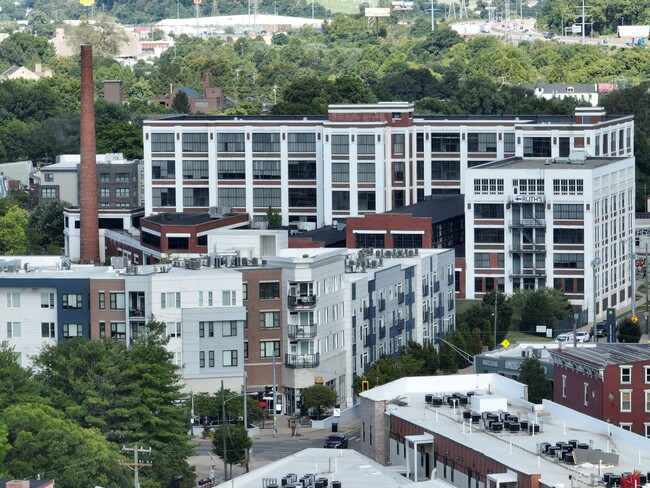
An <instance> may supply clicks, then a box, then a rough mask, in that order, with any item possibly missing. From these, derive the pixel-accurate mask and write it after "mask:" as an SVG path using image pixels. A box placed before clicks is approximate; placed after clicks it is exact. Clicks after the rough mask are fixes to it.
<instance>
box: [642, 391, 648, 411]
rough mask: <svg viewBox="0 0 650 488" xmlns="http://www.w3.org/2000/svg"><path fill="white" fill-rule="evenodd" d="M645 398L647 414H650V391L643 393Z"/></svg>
mask: <svg viewBox="0 0 650 488" xmlns="http://www.w3.org/2000/svg"><path fill="white" fill-rule="evenodd" d="M643 398H644V401H643V403H644V404H645V412H646V413H648V412H650V390H645V391H644V392H643Z"/></svg>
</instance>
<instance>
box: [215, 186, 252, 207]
mask: <svg viewBox="0 0 650 488" xmlns="http://www.w3.org/2000/svg"><path fill="white" fill-rule="evenodd" d="M218 192H219V193H218V195H219V197H218V200H219V205H221V206H224V207H246V189H245V188H219V189H218Z"/></svg>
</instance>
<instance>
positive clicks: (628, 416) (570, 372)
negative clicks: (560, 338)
mask: <svg viewBox="0 0 650 488" xmlns="http://www.w3.org/2000/svg"><path fill="white" fill-rule="evenodd" d="M549 352H550V353H551V356H552V357H553V363H554V367H553V371H554V372H553V380H554V386H553V400H554V401H555V402H556V403H559V404H561V405H564V406H567V407H569V408H572V409H574V410H578V411H580V412H583V413H585V414H587V415H590V416H592V417H596V418H598V419H600V420H604V421H606V422H609V423H611V424H612V425H616V426H619V427H621V428H623V429H625V430H630V431H632V432H635V433H637V434H640V435H642V436H645V437H650V345H648V344H598V345H597V346H596V347H593V348H573V347H571V348H566V349H561V350H550V351H549Z"/></svg>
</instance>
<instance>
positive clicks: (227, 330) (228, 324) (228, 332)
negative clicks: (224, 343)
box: [221, 320, 237, 337]
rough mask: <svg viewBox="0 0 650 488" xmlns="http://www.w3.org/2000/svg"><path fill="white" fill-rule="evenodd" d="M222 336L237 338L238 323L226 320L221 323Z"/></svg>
mask: <svg viewBox="0 0 650 488" xmlns="http://www.w3.org/2000/svg"><path fill="white" fill-rule="evenodd" d="M221 336H222V337H237V321H236V320H224V321H223V322H221Z"/></svg>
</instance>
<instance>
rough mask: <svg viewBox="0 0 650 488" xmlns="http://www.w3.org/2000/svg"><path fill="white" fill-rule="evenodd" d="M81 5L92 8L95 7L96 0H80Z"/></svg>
mask: <svg viewBox="0 0 650 488" xmlns="http://www.w3.org/2000/svg"><path fill="white" fill-rule="evenodd" d="M79 3H80V4H81V5H86V6H90V5H95V0H79Z"/></svg>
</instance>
